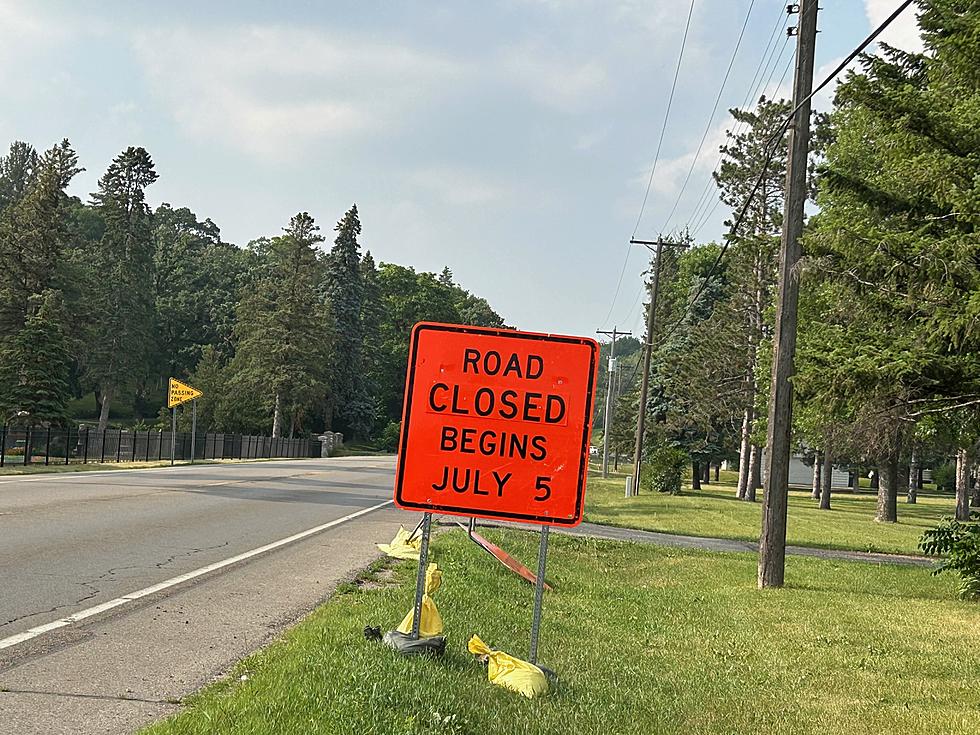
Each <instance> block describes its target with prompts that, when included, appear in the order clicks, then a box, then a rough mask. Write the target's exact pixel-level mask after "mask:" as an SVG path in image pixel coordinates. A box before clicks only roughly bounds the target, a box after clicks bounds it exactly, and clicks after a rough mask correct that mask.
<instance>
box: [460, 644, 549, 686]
mask: <svg viewBox="0 0 980 735" xmlns="http://www.w3.org/2000/svg"><path fill="white" fill-rule="evenodd" d="M466 647H467V649H469V652H470V653H472V654H475V655H477V656H486V657H487V659H488V665H487V678H488V679H490V683H491V684H496V685H497V686H501V687H503V688H504V689H510V690H511V691H512V692H517V693H518V694H523V695H524V696H525V697H539V696H541V695H542V694H547V692H548V677H546V676H545V675H544V672H543V671H542V670H541V669H539V668H538V667H537V666H535V665H534V664H532V663H528V662H527V661H522V660H521V659H519V658H514V657H513V656H511V655H509V654H506V653H504V652H503V651H494V650H492V649H491V648H490V647H489V646H488V645H487V644H486V643H484V642H483V641H481V640H480V637H479V636H476V635H475V636H473V637H472V638H470V642H469V643H468V644H467V645H466Z"/></svg>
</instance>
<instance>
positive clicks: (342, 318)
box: [325, 204, 374, 437]
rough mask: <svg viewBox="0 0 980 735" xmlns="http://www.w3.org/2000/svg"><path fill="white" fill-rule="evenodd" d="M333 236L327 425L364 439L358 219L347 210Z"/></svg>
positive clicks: (367, 406)
mask: <svg viewBox="0 0 980 735" xmlns="http://www.w3.org/2000/svg"><path fill="white" fill-rule="evenodd" d="M334 229H335V230H336V231H337V238H336V240H334V245H333V247H332V248H331V249H330V253H329V255H328V256H327V268H326V279H325V286H326V288H325V290H326V294H327V298H328V299H329V301H330V308H331V310H332V313H333V319H334V326H335V329H336V332H335V343H334V350H333V352H332V354H331V358H330V385H331V390H332V395H331V401H330V407H331V418H332V424H331V425H332V426H334V427H335V428H337V429H340V430H341V431H343V432H344V433H347V434H349V435H352V436H355V437H365V436H367V435H368V434H369V433H370V431H371V428H372V426H373V424H374V401H373V400H372V398H371V396H370V392H369V390H368V386H367V384H366V381H365V372H364V370H363V365H362V362H363V359H364V351H363V344H364V330H363V327H362V324H361V319H362V314H361V310H362V300H363V284H362V282H361V257H360V245H359V244H358V242H357V237H358V235H360V234H361V221H360V219H359V218H358V215H357V205H356V204H355V205H353V206H351V208H350V209H349V210H348V211H347V213H346V214H345V215H344V216H343V218H342V219H341V220H340V221H339V222H338V223H337V226H336V227H335V228H334Z"/></svg>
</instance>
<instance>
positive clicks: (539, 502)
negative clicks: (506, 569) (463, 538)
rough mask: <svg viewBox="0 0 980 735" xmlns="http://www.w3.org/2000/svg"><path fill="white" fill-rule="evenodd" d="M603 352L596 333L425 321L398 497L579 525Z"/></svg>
mask: <svg viewBox="0 0 980 735" xmlns="http://www.w3.org/2000/svg"><path fill="white" fill-rule="evenodd" d="M597 355H598V346H597V345H596V343H595V341H594V340H591V339H588V338H584V337H562V336H553V335H546V334H535V333H530V332H516V331H512V330H506V329H486V328H481V327H464V326H457V325H451V324H430V323H420V324H417V325H415V329H414V330H413V331H412V341H411V351H410V354H409V358H408V377H407V380H406V386H405V409H404V414H403V417H402V432H401V442H400V445H399V453H398V474H397V480H396V487H395V501H396V502H397V504H398V505H399V506H400V507H402V508H405V509H408V510H428V511H433V512H438V513H450V514H457V515H468V516H480V517H485V518H497V519H504V520H514V521H523V522H530V523H546V524H555V525H566V526H572V525H575V524H577V523H579V522H580V521H581V520H582V505H583V498H584V493H585V478H586V472H587V469H588V455H589V435H590V433H591V431H592V406H593V399H594V393H595V379H596V360H597Z"/></svg>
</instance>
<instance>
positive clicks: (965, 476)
mask: <svg viewBox="0 0 980 735" xmlns="http://www.w3.org/2000/svg"><path fill="white" fill-rule="evenodd" d="M969 493H970V452H969V450H967V449H965V448H963V447H960V448H959V449H958V450H957V451H956V520H958V521H968V520H970V497H969Z"/></svg>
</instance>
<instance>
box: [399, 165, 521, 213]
mask: <svg viewBox="0 0 980 735" xmlns="http://www.w3.org/2000/svg"><path fill="white" fill-rule="evenodd" d="M405 178H406V183H407V184H408V186H409V187H416V188H421V189H425V190H428V191H430V192H432V193H434V194H435V195H436V196H437V197H438V198H439V199H440V200H441V201H443V202H444V203H446V204H451V205H474V204H488V203H490V202H494V201H499V200H501V199H503V198H504V197H505V196H506V195H507V193H508V191H507V189H506V187H504V186H501V185H498V184H494V183H492V182H490V181H487V180H486V179H484V178H481V177H480V176H479V175H478V174H476V173H473V172H470V171H464V170H462V169H458V168H452V167H434V168H426V169H422V170H419V171H415V172H413V173H411V174H409V175H408V176H406V177H405Z"/></svg>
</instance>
